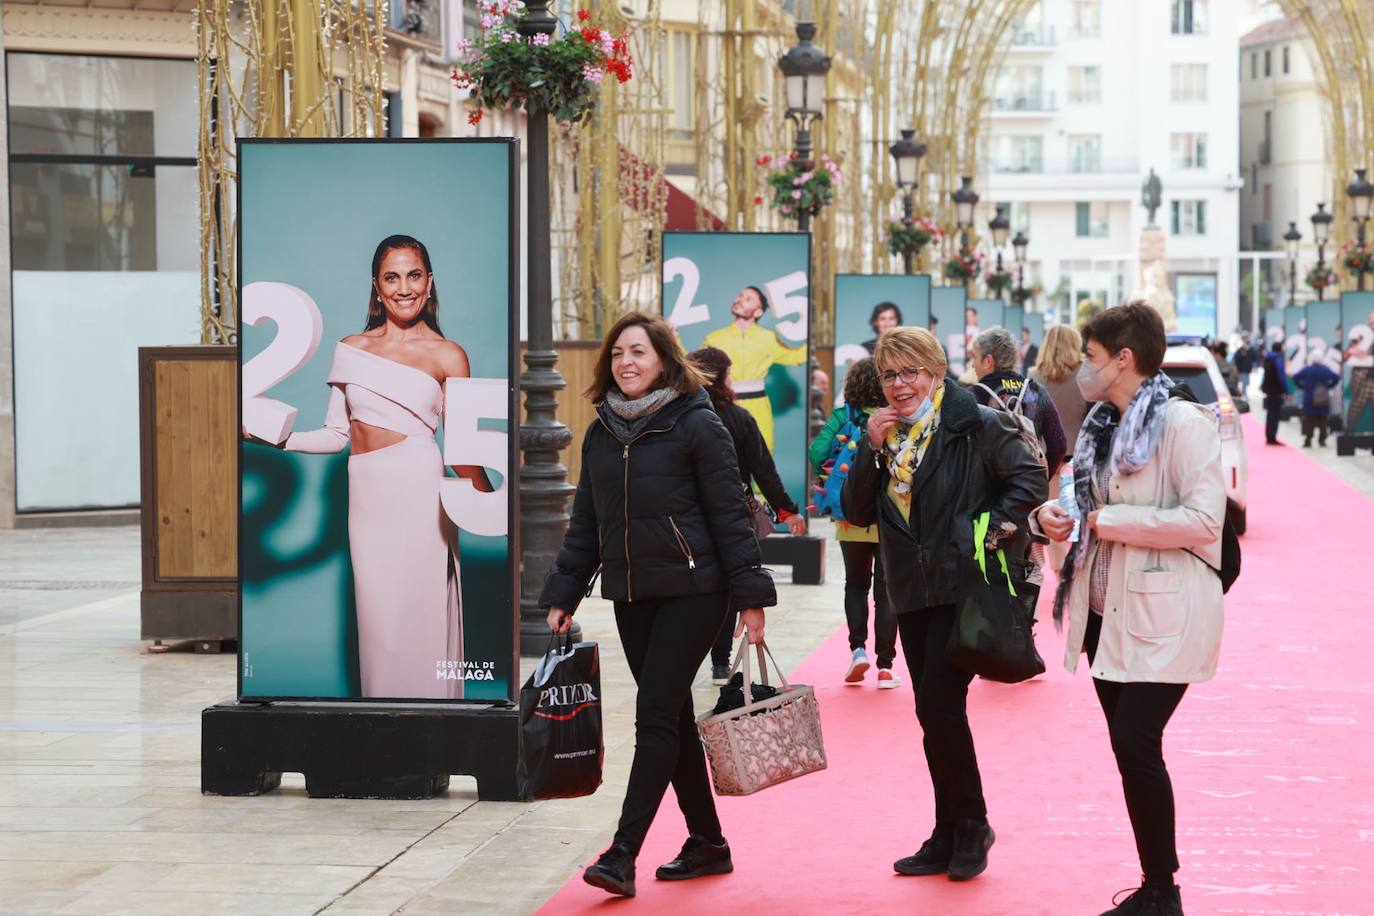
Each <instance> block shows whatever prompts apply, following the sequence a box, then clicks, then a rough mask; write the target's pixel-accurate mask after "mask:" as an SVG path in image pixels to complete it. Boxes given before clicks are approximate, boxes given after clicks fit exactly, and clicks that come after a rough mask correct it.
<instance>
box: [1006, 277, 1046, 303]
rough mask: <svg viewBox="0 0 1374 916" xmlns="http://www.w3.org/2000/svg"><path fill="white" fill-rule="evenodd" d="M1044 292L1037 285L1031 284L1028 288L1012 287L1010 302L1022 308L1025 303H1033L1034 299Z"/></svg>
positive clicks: (1043, 289) (1041, 287)
mask: <svg viewBox="0 0 1374 916" xmlns="http://www.w3.org/2000/svg"><path fill="white" fill-rule="evenodd" d="M1044 291H1045V288H1044V287H1043V286H1041V285H1040V284H1039V283H1032V284H1031V285H1030V286H1013V287H1012V288H1011V301H1012V302H1015V303H1016V304H1017V305H1019V306H1021V307H1023V308H1024V307H1025V305H1026V303H1028V302H1034V301H1035V297H1036V296H1038V295H1040V294H1041V293H1043V292H1044Z"/></svg>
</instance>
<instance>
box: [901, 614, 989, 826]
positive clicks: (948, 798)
mask: <svg viewBox="0 0 1374 916" xmlns="http://www.w3.org/2000/svg"><path fill="white" fill-rule="evenodd" d="M953 627H954V605H952V604H943V605H940V606H938V607H933V608H925V609H924V610H920V611H914V612H911V613H907V614H901V615H899V616H898V617H897V629H898V632H900V633H901V636H902V654H903V656H905V658H906V664H907V668H908V669H910V672H911V687H912V690H913V691H914V692H915V694H916V718H917V719H918V720H919V721H920V723H921V731H922V732H923V744H924V747H925V752H926V765H927V766H928V767H929V769H930V781H931V786H932V788H933V789H934V790H935V823H936V824H937V825H941V826H946V825H947V826H953V822H954V821H955V820H956V819H961V818H971V819H973V820H983V819H984V818H986V817H987V813H988V809H987V805H986V803H984V801H983V777H982V775H981V774H980V773H979V772H978V758H977V757H976V756H975V755H974V752H973V733H972V732H971V731H969V725H968V685H969V682H971V681H972V680H973V675H972V674H969V673H968V672H967V671H964V670H963V669H962V668H958V667H955V666H954V665H952V664H951V663H950V662H949V660H948V659H947V658H945V647H946V646H947V645H948V644H949V634H950V630H951V629H953Z"/></svg>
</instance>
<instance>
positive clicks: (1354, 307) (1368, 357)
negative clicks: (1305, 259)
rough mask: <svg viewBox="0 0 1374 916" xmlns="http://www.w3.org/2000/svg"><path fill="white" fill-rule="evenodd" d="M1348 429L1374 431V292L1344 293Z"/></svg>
mask: <svg viewBox="0 0 1374 916" xmlns="http://www.w3.org/2000/svg"><path fill="white" fill-rule="evenodd" d="M1341 326H1342V328H1343V329H1344V334H1343V335H1342V339H1343V341H1344V347H1345V397H1346V403H1347V404H1348V405H1349V407H1348V408H1347V410H1346V415H1345V431H1346V432H1347V433H1371V432H1374V293H1358V292H1344V293H1341Z"/></svg>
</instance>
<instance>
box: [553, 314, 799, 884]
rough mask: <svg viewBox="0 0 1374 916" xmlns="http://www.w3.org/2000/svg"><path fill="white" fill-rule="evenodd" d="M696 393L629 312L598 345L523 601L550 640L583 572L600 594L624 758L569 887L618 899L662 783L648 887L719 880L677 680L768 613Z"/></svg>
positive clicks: (724, 853) (688, 700)
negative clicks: (597, 583) (542, 565)
mask: <svg viewBox="0 0 1374 916" xmlns="http://www.w3.org/2000/svg"><path fill="white" fill-rule="evenodd" d="M703 381H704V377H703V375H702V373H701V371H700V370H699V369H697V368H696V367H695V366H694V365H693V364H692V363H690V362H689V361H687V360H686V358H685V357H684V356H683V354H682V349H681V347H679V345H678V343H677V340H676V338H675V337H674V335H673V330H672V328H671V327H670V326H669V325H668V324H667V323H666V322H665V321H664V320H663V319H662V318H658V317H656V316H652V315H644V314H640V313H631V314H629V315H626V316H625V317H623V318H621V319H620V320H619V321H618V322H616V324H615V325H614V326H613V327H612V328H611V330H610V331H609V332H608V333H607V335H606V339H605V340H604V342H603V343H602V345H601V352H600V353H599V354H598V356H597V363H596V374H595V380H594V381H593V383H592V386H591V387H590V388H589V389H588V391H587V396H588V397H589V398H590V399H591V400H593V401H594V402H596V404H597V419H596V421H595V422H594V423H592V425H591V426H590V427H589V428H588V429H587V433H586V435H585V436H584V437H583V440H582V476H581V479H580V480H579V482H578V486H577V496H576V498H575V499H574V500H573V508H572V519H571V521H570V523H569V525H568V533H567V536H566V537H565V538H564V540H563V549H562V550H561V551H560V552H559V554H558V559H557V560H556V561H555V563H554V567H553V569H551V570H550V571H549V575H548V579H547V580H546V581H545V584H544V591H543V594H542V595H541V596H540V599H539V601H540V605H541V606H542V607H546V608H548V609H549V627H550V629H552V630H554V631H555V632H564V631H566V630H567V629H568V628H569V627H570V626H571V624H572V615H573V613H574V612H575V611H576V609H577V605H578V602H579V601H580V600H581V599H582V598H583V597H584V596H585V595H587V594H588V593H589V592H590V584H591V581H592V578H593V576H594V575H595V573H596V571H597V569H598V567H599V568H600V570H601V595H602V597H603V598H607V599H609V600H611V601H613V602H614V603H615V620H616V628H617V629H618V630H619V632H620V639H621V643H622V644H623V646H624V648H625V657H626V660H627V661H628V662H629V665H630V671H631V673H632V674H633V675H634V678H635V683H636V684H637V685H638V686H639V693H638V696H637V697H636V703H635V756H634V762H633V763H632V764H631V767H630V780H629V785H628V787H627V788H626V793H625V804H624V807H623V808H622V809H621V815H620V824H619V827H618V829H617V830H616V834H615V840H614V842H613V843H612V845H611V847H610V849H608V850H606V852H604V853H603V854H602V855H601V857H600V858H599V859H598V860H597V861H596V863H595V864H593V865H592V866H590V867H589V868H587V870H586V871H585V872H584V873H583V878H584V879H585V880H586V881H587V883H588V884H592V885H594V886H596V887H600V888H603V889H604V890H607V891H609V892H611V893H614V894H622V895H625V896H634V893H635V885H634V877H635V866H634V863H635V858H636V856H637V855H638V854H639V849H640V846H641V845H642V844H643V842H644V837H645V834H647V833H648V830H649V825H650V823H652V821H653V818H654V814H655V813H656V812H657V811H658V806H659V803H660V802H661V801H662V799H663V794H664V792H665V791H666V790H667V788H668V784H669V782H671V783H672V785H673V791H674V792H675V793H676V795H677V800H678V806H679V807H680V808H681V809H682V813H683V815H684V817H685V818H686V821H687V829H688V833H689V836H688V839H687V842H686V843H685V844H684V845H683V847H682V852H681V853H679V855H678V857H677V858H676V859H674V860H673V861H672V862H669V863H668V864H666V865H663V866H661V867H660V868H659V869H658V871H657V876H658V877H659V878H661V879H665V880H682V879H686V878H696V877H700V876H702V875H715V874H722V873H724V872H728V871H731V870H733V865H732V864H731V861H730V847H729V846H728V845H727V844H726V842H725V838H724V836H722V834H721V827H720V820H719V818H718V817H717V816H716V807H715V799H714V798H713V797H712V794H711V785H710V780H709V778H708V776H707V772H706V757H705V754H704V753H703V752H702V748H701V741H700V739H699V738H698V736H697V730H696V717H695V715H694V714H693V708H692V681H693V680H694V679H695V677H696V673H697V670H698V669H699V668H700V667H701V662H702V660H703V659H704V658H705V657H706V653H707V651H709V649H710V648H711V643H712V642H713V641H714V639H715V637H716V633H717V632H718V631H719V630H720V628H721V624H722V623H723V622H724V620H725V617H726V614H727V613H728V612H729V611H733V610H739V611H740V617H741V623H740V628H739V631H738V632H743V629H744V628H745V627H747V628H748V630H749V638H750V641H751V642H755V643H757V642H761V641H762V640H763V625H764V614H763V608H764V607H768V606H772V605H774V604H776V603H777V598H776V594H775V591H774V588H773V580H772V578H771V577H770V576H769V575H768V573H767V572H766V571H765V570H763V569H762V567H761V566H760V557H759V545H758V539H757V538H756V537H755V535H754V529H753V526H752V524H751V522H750V513H749V506H748V504H747V503H746V502H745V498H744V490H743V488H742V487H741V485H740V477H739V465H738V463H737V461H736V458H735V447H734V444H733V442H732V441H731V439H730V434H729V433H728V432H726V430H725V427H724V426H723V425H722V424H721V421H720V418H719V417H717V416H716V413H715V411H714V410H712V409H711V399H710V398H709V397H708V396H707V394H706V392H705V390H704V389H703V387H702V385H703ZM738 632H737V634H736V635H738Z"/></svg>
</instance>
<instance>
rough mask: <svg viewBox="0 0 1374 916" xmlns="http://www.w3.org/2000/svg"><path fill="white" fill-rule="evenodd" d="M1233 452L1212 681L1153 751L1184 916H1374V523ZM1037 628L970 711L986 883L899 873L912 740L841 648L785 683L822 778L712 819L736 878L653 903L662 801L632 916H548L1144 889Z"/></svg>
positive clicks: (1117, 808)
mask: <svg viewBox="0 0 1374 916" xmlns="http://www.w3.org/2000/svg"><path fill="white" fill-rule="evenodd" d="M1247 420H1249V418H1247ZM1246 437H1247V441H1248V442H1249V443H1250V486H1251V491H1250V510H1249V533H1248V534H1247V535H1246V537H1244V538H1243V539H1242V542H1241V543H1242V546H1243V549H1244V572H1243V574H1242V576H1241V578H1240V580H1239V581H1238V582H1237V584H1236V586H1235V588H1233V589H1232V592H1231V594H1230V595H1228V596H1227V601H1226V603H1227V608H1226V610H1227V623H1226V641H1225V644H1224V647H1223V651H1222V665H1221V670H1220V672H1219V674H1218V676H1217V677H1216V678H1215V679H1214V680H1212V681H1210V682H1209V683H1206V684H1201V685H1197V686H1194V687H1192V688H1190V690H1189V692H1188V695H1187V696H1186V697H1185V698H1184V701H1183V704H1182V706H1181V707H1180V708H1179V711H1178V713H1177V714H1176V715H1175V717H1174V720H1173V723H1172V725H1171V728H1170V730H1169V731H1168V733H1167V737H1166V740H1165V748H1166V751H1165V753H1166V759H1167V760H1168V762H1169V765H1170V771H1171V773H1172V776H1173V780H1174V791H1175V795H1176V797H1177V800H1178V829H1179V856H1180V859H1181V860H1182V864H1183V867H1182V870H1181V871H1180V873H1179V876H1178V880H1179V883H1180V884H1181V885H1182V887H1183V901H1184V908H1185V910H1186V911H1187V912H1188V913H1189V914H1199V913H1244V914H1285V916H1299V914H1319V913H1320V914H1351V913H1374V864H1371V863H1374V791H1371V790H1372V789H1374V736H1371V734H1370V732H1369V731H1368V729H1369V725H1370V723H1371V722H1374V678H1372V677H1371V670H1372V669H1374V661H1371V648H1372V647H1374V502H1371V500H1369V499H1367V498H1366V497H1365V496H1363V495H1362V494H1360V493H1359V492H1357V491H1355V490H1354V489H1352V488H1351V487H1349V486H1347V485H1346V484H1344V483H1343V482H1341V481H1340V480H1339V479H1337V478H1335V477H1333V476H1332V475H1330V474H1328V473H1327V472H1326V471H1324V470H1322V469H1321V468H1319V467H1318V466H1317V465H1315V464H1314V463H1312V462H1310V461H1309V460H1307V459H1306V458H1305V457H1304V456H1302V455H1301V454H1300V453H1299V451H1298V450H1295V449H1291V448H1287V447H1284V448H1273V447H1268V448H1267V447H1265V446H1264V445H1263V444H1262V443H1263V441H1264V439H1263V430H1262V428H1261V427H1260V425H1259V424H1257V423H1254V422H1247V426H1246ZM1048 592H1049V589H1048V588H1047V589H1046V593H1048ZM835 614H836V620H837V621H840V620H842V616H841V611H840V609H839V608H838V607H837V608H836V611H835ZM1048 616H1049V614H1048V611H1047V610H1045V609H1044V606H1043V605H1042V617H1045V618H1048ZM1039 629H1040V634H1039V635H1040V645H1041V653H1042V654H1043V655H1044V656H1045V660H1046V663H1047V665H1048V666H1049V668H1050V670H1049V673H1048V674H1047V675H1045V676H1044V677H1042V678H1039V679H1037V680H1036V681H1034V682H1031V683H1028V684H1023V685H1018V686H1003V685H998V684H992V683H989V682H985V681H976V682H975V683H974V686H973V689H972V691H971V693H970V700H969V706H970V717H971V719H972V721H973V728H974V739H975V743H976V745H977V749H978V756H979V760H980V764H981V768H982V771H983V779H984V789H985V792H986V795H987V799H988V808H989V818H990V820H991V822H992V824H993V827H994V828H995V829H996V831H997V834H998V839H997V844H996V845H995V846H994V847H993V850H992V853H991V864H990V866H989V868H988V871H987V872H986V873H985V874H984V875H983V876H982V877H980V878H978V879H976V880H974V881H972V882H969V883H966V884H955V883H952V882H950V881H948V880H947V879H945V878H944V877H930V878H904V877H898V876H896V875H894V874H893V872H892V869H891V863H892V861H893V860H894V859H897V858H899V857H901V856H904V855H908V854H910V853H911V852H913V851H915V849H916V848H917V847H918V846H919V845H920V843H921V841H922V840H923V839H924V838H925V837H926V835H927V834H928V833H929V829H930V826H931V822H932V818H933V814H932V808H933V802H932V799H931V795H930V789H929V783H928V778H927V775H926V767H925V760H924V757H923V755H922V753H921V748H920V737H919V736H920V729H919V726H918V725H917V723H916V719H915V714H914V711H913V701H912V695H911V691H910V689H909V687H908V686H907V685H906V684H905V683H904V684H903V687H902V688H901V689H900V690H891V691H882V692H879V691H877V690H875V689H874V688H873V680H872V677H871V676H870V678H869V680H868V682H867V683H866V684H865V685H864V686H863V687H862V688H846V687H844V686H842V685H841V684H840V675H841V674H842V672H843V670H844V666H845V664H846V663H847V661H848V648H847V645H846V642H845V638H844V635H843V632H842V630H840V631H837V632H836V633H835V635H834V636H833V637H831V638H830V639H829V640H827V641H826V643H825V644H824V645H822V646H821V647H820V648H818V649H817V650H816V651H815V652H814V653H813V654H812V655H811V656H810V657H809V658H808V659H807V660H806V661H805V662H804V663H803V664H802V665H801V666H800V668H799V669H798V670H797V671H796V673H795V679H796V680H798V681H800V682H803V683H809V684H813V685H815V686H816V687H817V693H818V695H819V696H820V698H821V703H822V710H821V712H822V716H823V720H824V726H825V736H826V749H827V752H828V753H829V757H830V768H829V769H828V770H827V771H825V772H823V773H819V774H814V775H812V776H807V777H804V778H802V779H800V780H796V781H794V782H792V783H789V784H786V785H783V786H778V787H775V788H772V789H768V790H766V791H764V792H762V793H760V794H758V795H755V796H753V797H750V798H739V799H736V798H725V799H720V800H719V804H720V811H721V820H722V822H723V823H724V825H725V833H726V836H727V837H728V838H729V839H730V843H731V846H732V848H733V850H734V858H735V873H734V874H733V875H726V876H721V877H715V878H705V879H699V880H697V881H690V882H681V883H668V882H660V881H655V880H654V877H653V870H654V868H655V867H656V866H657V865H658V864H659V863H662V862H665V861H667V860H668V859H670V858H672V857H673V855H674V854H675V853H676V852H677V848H678V846H679V845H680V844H681V842H682V840H683V838H684V829H685V828H684V827H683V824H682V820H681V816H680V815H679V813H678V811H677V806H676V803H675V801H674V800H673V797H672V793H671V791H670V792H669V795H668V797H667V798H666V799H665V800H664V807H663V809H662V810H661V812H660V815H659V818H658V821H657V822H656V823H655V825H654V829H653V831H652V832H651V833H650V835H649V839H648V843H647V844H646V846H645V849H644V853H643V855H642V856H641V858H640V860H639V880H638V886H639V896H638V897H637V898H635V900H633V901H624V900H617V899H612V898H609V897H608V896H607V895H606V894H604V893H603V892H602V891H599V890H596V889H595V888H592V887H589V886H587V885H585V884H583V883H582V881H581V878H580V876H578V877H575V878H574V879H573V880H572V881H570V882H569V883H568V885H567V886H566V887H564V888H563V889H562V890H561V891H560V892H559V893H558V894H557V895H556V896H555V897H554V898H553V899H552V900H551V901H550V902H549V903H548V904H547V905H546V906H545V907H544V909H543V910H541V912H543V913H549V914H557V913H574V912H586V911H591V910H595V909H601V908H603V907H607V906H611V907H616V908H617V909H619V908H622V907H623V908H624V909H625V910H627V911H628V910H630V909H633V910H635V911H640V912H668V911H679V912H687V913H712V914H728V913H731V912H740V913H749V914H783V913H787V914H796V913H816V914H838V913H863V914H884V913H893V914H895V913H912V912H929V913H988V914H991V913H1006V914H1031V913H1044V914H1056V916H1058V914H1090V913H1099V912H1101V911H1102V910H1104V909H1106V908H1107V907H1109V906H1110V901H1111V897H1112V894H1113V892H1115V891H1117V890H1118V889H1121V888H1127V887H1132V886H1134V885H1136V884H1138V883H1139V878H1138V868H1139V866H1138V861H1137V859H1136V854H1135V847H1134V843H1133V841H1132V838H1131V832H1130V825H1129V824H1128V822H1127V820H1126V811H1125V805H1124V803H1123V801H1122V798H1121V786H1120V781H1119V778H1118V776H1117V773H1116V768H1115V764H1114V762H1113V759H1112V756H1111V751H1110V748H1109V747H1108V743H1107V735H1106V729H1105V726H1104V725H1103V722H1102V717H1101V713H1100V711H1099V709H1098V706H1097V702H1096V699H1095V698H1094V695H1093V690H1092V684H1091V681H1090V680H1089V679H1088V677H1087V676H1086V674H1083V673H1082V672H1080V674H1079V675H1078V676H1077V677H1071V676H1069V675H1068V674H1067V673H1065V672H1064V670H1063V667H1062V664H1061V659H1062V656H1063V648H1062V646H1063V644H1062V637H1059V636H1058V635H1056V634H1055V633H1054V630H1053V627H1052V626H1051V625H1049V624H1048V623H1043V624H1042V625H1041V626H1040V627H1039ZM903 676H904V677H905V673H904V672H903ZM1362 726H1363V727H1362ZM613 827H614V825H613V824H607V825H606V828H607V834H608V836H609V833H610V832H611V830H612V829H613Z"/></svg>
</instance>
